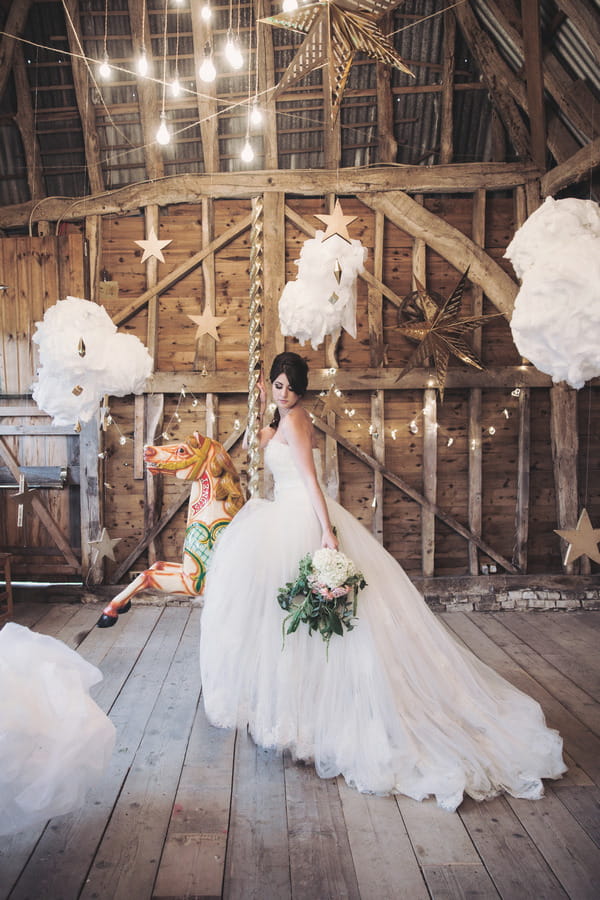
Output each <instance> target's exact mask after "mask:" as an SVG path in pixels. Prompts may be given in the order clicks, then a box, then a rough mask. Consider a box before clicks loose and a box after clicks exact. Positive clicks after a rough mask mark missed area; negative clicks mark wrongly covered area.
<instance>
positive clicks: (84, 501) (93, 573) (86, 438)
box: [79, 414, 104, 584]
mask: <svg viewBox="0 0 600 900" xmlns="http://www.w3.org/2000/svg"><path fill="white" fill-rule="evenodd" d="M100 439H101V435H100V415H99V414H98V415H97V416H95V417H94V418H92V419H90V421H89V422H86V423H85V424H83V425H82V426H81V432H80V434H79V489H80V507H81V573H82V577H83V580H84V583H85V584H102V582H103V581H104V559H101V560H97V559H96V557H97V554H96V553H95V552H94V550H93V548H91V547H90V541H95V540H97V539H98V538H99V537H100V531H101V528H102V523H103V521H104V515H103V509H102V492H101V490H100V487H101V484H102V479H101V477H100V474H101V471H102V469H103V465H102V464H101V460H100V458H99V456H98V454H99V453H100V450H101V447H100Z"/></svg>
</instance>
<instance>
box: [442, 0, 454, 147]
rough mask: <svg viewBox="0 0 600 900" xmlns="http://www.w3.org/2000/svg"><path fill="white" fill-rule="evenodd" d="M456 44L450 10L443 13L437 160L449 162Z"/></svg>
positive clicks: (452, 126)
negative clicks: (440, 104)
mask: <svg viewBox="0 0 600 900" xmlns="http://www.w3.org/2000/svg"><path fill="white" fill-rule="evenodd" d="M455 45H456V19H455V17H454V16H453V14H452V10H447V11H446V12H445V13H444V44H443V51H442V52H443V56H444V59H443V65H444V68H443V71H442V119H441V123H440V157H439V161H440V163H441V164H442V165H443V164H444V163H451V162H452V157H453V156H454V140H453V128H454V113H453V109H454V48H455Z"/></svg>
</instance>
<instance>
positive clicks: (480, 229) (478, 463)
mask: <svg viewBox="0 0 600 900" xmlns="http://www.w3.org/2000/svg"><path fill="white" fill-rule="evenodd" d="M485 213H486V193H485V191H484V190H481V191H477V192H476V193H475V195H474V197H473V210H472V214H471V231H472V235H473V242H474V243H475V244H476V245H477V246H478V247H481V248H484V247H485ZM482 313H483V288H482V287H481V285H477V284H476V285H474V287H473V315H474V316H480V315H481V314H482ZM471 340H472V342H473V350H474V351H475V353H476V354H477V355H478V356H481V346H482V339H481V329H478V330H477V331H476V332H475V333H474V334H473V336H472V338H471ZM481 406H482V397H481V388H471V389H470V391H469V446H468V460H469V488H468V515H469V528H470V530H471V531H472V532H473V534H478V535H480V534H481V532H482V527H483V451H482V446H481ZM469 572H470V573H471V575H478V574H479V554H478V547H477V544H475V543H474V542H473V541H470V542H469Z"/></svg>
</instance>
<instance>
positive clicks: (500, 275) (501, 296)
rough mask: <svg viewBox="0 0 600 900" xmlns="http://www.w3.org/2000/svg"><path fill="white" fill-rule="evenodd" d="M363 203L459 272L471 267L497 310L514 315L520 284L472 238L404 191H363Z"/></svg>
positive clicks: (471, 277)
mask: <svg viewBox="0 0 600 900" xmlns="http://www.w3.org/2000/svg"><path fill="white" fill-rule="evenodd" d="M360 200H361V202H362V203H364V204H365V206H368V207H369V209H373V210H380V211H381V212H383V213H385V215H386V216H387V218H388V219H389V221H390V222H392V223H393V224H394V225H396V226H397V227H398V228H401V229H402V230H403V231H406V232H407V233H408V234H411V235H412V236H413V237H419V238H422V239H423V240H424V241H425V243H426V244H427V245H428V246H429V247H431V248H432V249H433V250H435V251H436V253H439V254H440V256H442V257H443V258H444V259H446V260H448V262H449V263H451V264H452V265H453V266H454V268H455V269H456V270H457V271H459V272H464V271H465V269H466V268H467V266H469V279H470V280H471V281H473V282H474V283H475V284H478V285H480V286H481V287H482V288H483V289H484V290H485V293H486V296H487V297H489V299H490V300H491V301H492V303H493V304H494V306H495V307H496V309H498V310H499V311H500V312H501V313H503V314H504V315H505V316H506V317H507V318H508V319H510V317H511V315H512V309H513V306H514V301H515V297H516V295H517V291H518V287H517V284H516V283H515V282H514V281H513V280H512V278H511V277H510V276H509V275H507V274H506V272H505V271H504V269H502V268H501V267H500V266H499V265H498V263H497V262H495V261H494V260H493V259H492V258H491V256H488V254H487V253H486V252H485V251H484V250H483V249H482V248H481V247H478V246H477V245H476V244H475V243H473V241H472V240H470V239H469V238H468V237H466V235H464V234H463V233H462V232H461V231H459V230H458V229H457V228H454V226H452V225H450V224H449V223H448V222H445V221H444V220H443V219H441V218H440V217H439V216H436V215H435V214H434V213H432V212H429V210H427V209H425V208H424V207H422V206H420V204H418V203H417V202H416V201H415V200H413V199H412V197H409V195H408V194H405V193H403V192H402V191H390V192H389V193H388V194H363V195H361V197H360Z"/></svg>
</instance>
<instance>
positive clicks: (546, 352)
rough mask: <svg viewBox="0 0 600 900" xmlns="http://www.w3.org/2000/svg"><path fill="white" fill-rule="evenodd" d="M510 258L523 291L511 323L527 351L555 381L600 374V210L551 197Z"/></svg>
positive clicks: (579, 383)
mask: <svg viewBox="0 0 600 900" xmlns="http://www.w3.org/2000/svg"><path fill="white" fill-rule="evenodd" d="M505 256H506V257H507V258H508V259H510V261H511V262H512V264H513V268H514V270H515V272H516V273H517V275H518V276H519V278H521V279H522V284H521V289H520V290H519V293H518V294H517V297H516V300H515V308H514V311H513V315H512V320H511V323H510V327H511V331H512V334H513V339H514V342H515V345H516V347H517V349H518V350H519V353H520V354H521V355H522V356H524V357H526V358H527V359H528V360H530V361H531V362H532V363H533V364H534V365H535V366H536V367H537V368H538V369H539V370H540V372H545V373H546V374H548V375H550V376H551V377H552V380H553V381H554V382H559V381H566V382H567V383H568V384H570V385H571V387H573V388H581V387H583V385H584V384H585V382H586V381H588V380H589V379H590V378H595V377H596V376H598V375H600V340H599V336H600V207H599V206H598V204H597V203H594V202H593V201H592V200H577V199H575V198H569V199H566V200H554V199H552V198H551V197H549V198H548V199H547V200H546V201H545V202H544V203H543V204H542V206H540V207H539V209H537V210H536V211H535V212H534V213H533V214H532V215H531V216H530V217H529V218H528V219H527V221H526V222H525V223H524V225H523V226H522V227H521V228H520V229H519V230H518V231H517V232H516V234H515V236H514V238H513V240H512V241H511V243H510V244H509V246H508V248H507V250H506V253H505Z"/></svg>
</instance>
